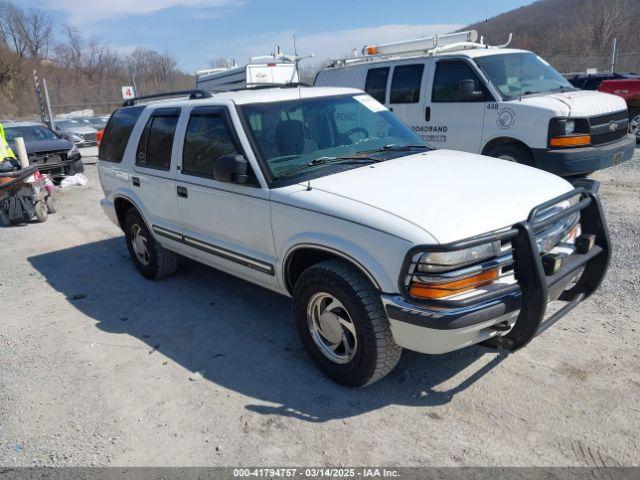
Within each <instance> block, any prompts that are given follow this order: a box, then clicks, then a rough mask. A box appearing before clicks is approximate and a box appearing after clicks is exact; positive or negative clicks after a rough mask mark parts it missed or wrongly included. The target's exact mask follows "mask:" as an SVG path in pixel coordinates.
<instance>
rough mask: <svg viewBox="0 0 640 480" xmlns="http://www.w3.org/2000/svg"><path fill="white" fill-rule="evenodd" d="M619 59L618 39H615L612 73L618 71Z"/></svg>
mask: <svg viewBox="0 0 640 480" xmlns="http://www.w3.org/2000/svg"><path fill="white" fill-rule="evenodd" d="M617 61H618V39H617V38H614V39H613V49H612V50H611V73H614V72H615V71H616V62H617Z"/></svg>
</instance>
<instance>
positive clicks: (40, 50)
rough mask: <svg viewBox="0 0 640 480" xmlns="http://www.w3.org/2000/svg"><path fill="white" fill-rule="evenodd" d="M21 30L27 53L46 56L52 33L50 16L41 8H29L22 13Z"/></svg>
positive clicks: (39, 56)
mask: <svg viewBox="0 0 640 480" xmlns="http://www.w3.org/2000/svg"><path fill="white" fill-rule="evenodd" d="M22 30H23V34H24V37H25V38H24V40H25V42H26V44H27V49H28V51H29V55H31V56H32V57H35V58H44V57H47V56H48V55H49V45H50V43H51V37H52V35H53V22H52V21H51V17H50V16H49V15H47V14H46V13H45V12H43V11H42V10H37V9H32V10H29V11H28V12H27V13H25V14H23V24H22Z"/></svg>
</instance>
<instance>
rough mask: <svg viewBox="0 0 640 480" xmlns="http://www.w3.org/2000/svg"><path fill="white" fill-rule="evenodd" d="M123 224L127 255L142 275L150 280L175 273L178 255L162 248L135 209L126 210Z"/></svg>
mask: <svg viewBox="0 0 640 480" xmlns="http://www.w3.org/2000/svg"><path fill="white" fill-rule="evenodd" d="M124 225H125V228H124V231H125V237H126V241H127V248H128V249H129V255H130V256H131V259H132V260H133V263H134V265H135V266H136V268H137V269H138V271H139V272H140V273H141V274H142V276H144V277H146V278H148V279H150V280H160V279H162V278H166V277H169V276H171V275H173V274H174V273H175V271H176V269H177V268H178V255H177V254H176V253H174V252H172V251H171V250H167V249H166V248H164V247H163V246H162V245H160V244H159V243H158V242H157V241H156V240H155V239H154V238H153V235H151V233H150V232H149V229H148V228H147V225H146V224H145V223H144V220H142V217H141V216H140V214H139V213H138V212H137V211H136V210H135V209H133V208H131V209H129V211H127V214H126V215H125V218H124Z"/></svg>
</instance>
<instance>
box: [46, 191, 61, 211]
mask: <svg viewBox="0 0 640 480" xmlns="http://www.w3.org/2000/svg"><path fill="white" fill-rule="evenodd" d="M44 201H45V203H46V204H47V212H48V213H56V212H57V211H58V200H56V199H55V197H53V196H52V195H47V198H45V199H44Z"/></svg>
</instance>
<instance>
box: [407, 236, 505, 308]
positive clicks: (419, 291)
mask: <svg viewBox="0 0 640 480" xmlns="http://www.w3.org/2000/svg"><path fill="white" fill-rule="evenodd" d="M500 252H501V245H500V242H491V243H486V244H482V245H477V246H475V247H470V248H465V249H461V250H455V251H451V252H425V253H423V254H418V255H419V258H418V259H417V263H416V266H415V270H414V272H413V274H412V275H411V278H410V280H409V285H408V287H409V295H411V296H412V297H416V298H421V299H426V300H434V299H439V298H444V297H449V296H452V295H457V294H459V293H463V292H467V291H469V290H473V289H475V288H478V287H480V286H483V285H488V284H490V283H493V282H495V281H496V280H498V278H499V277H500V269H501V267H502V266H503V265H502V264H503V261H502V260H501V259H500V258H501V257H500V258H499V255H500ZM508 257H510V255H508ZM414 258H415V257H414ZM509 261H510V260H508V259H507V260H505V263H506V262H509Z"/></svg>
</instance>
